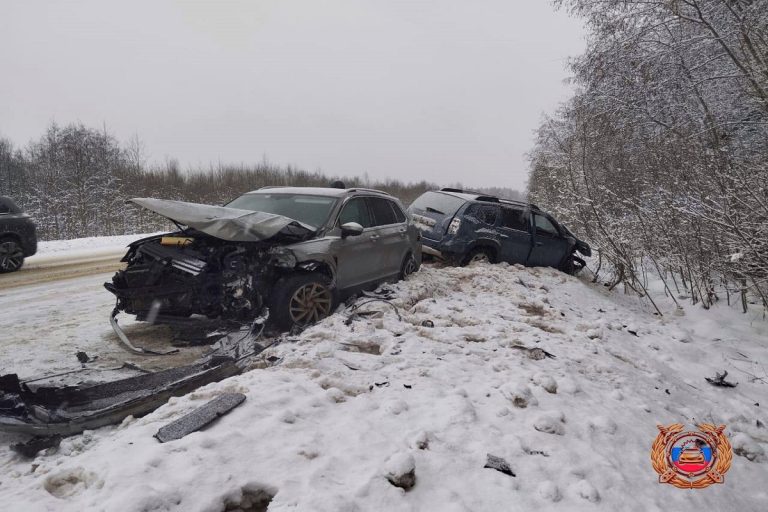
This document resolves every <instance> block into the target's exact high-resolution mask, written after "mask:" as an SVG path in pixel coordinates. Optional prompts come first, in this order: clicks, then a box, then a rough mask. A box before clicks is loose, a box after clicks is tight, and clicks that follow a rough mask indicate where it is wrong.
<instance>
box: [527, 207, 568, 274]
mask: <svg viewBox="0 0 768 512" xmlns="http://www.w3.org/2000/svg"><path fill="white" fill-rule="evenodd" d="M533 229H534V232H533V233H534V234H533V247H532V248H531V255H530V257H529V258H528V265H531V266H537V267H558V266H559V265H560V263H562V261H563V260H564V259H565V257H566V255H567V254H566V253H567V251H568V241H567V240H566V239H565V238H564V237H563V236H562V235H561V234H560V231H559V230H558V229H557V226H555V224H554V223H553V222H552V221H551V220H550V219H549V218H547V217H546V216H544V215H542V214H540V213H534V214H533Z"/></svg>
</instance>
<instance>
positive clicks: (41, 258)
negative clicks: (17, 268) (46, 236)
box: [24, 234, 150, 269]
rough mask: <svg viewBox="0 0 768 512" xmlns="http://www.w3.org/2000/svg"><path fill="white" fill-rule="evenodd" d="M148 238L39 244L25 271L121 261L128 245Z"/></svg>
mask: <svg viewBox="0 0 768 512" xmlns="http://www.w3.org/2000/svg"><path fill="white" fill-rule="evenodd" d="M147 236H150V235H147V234H144V235H119V236H97V237H88V238H74V239H71V240H51V241H48V242H39V243H38V246H37V254H35V255H34V256H31V257H29V258H27V259H26V260H25V262H24V269H33V268H43V267H55V266H58V265H66V264H71V263H73V262H77V263H86V262H89V261H100V260H105V259H112V258H114V259H119V258H121V257H122V256H123V254H125V251H126V247H127V246H128V244H130V243H131V242H134V241H136V240H139V239H140V238H144V237H147Z"/></svg>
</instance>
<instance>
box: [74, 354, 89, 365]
mask: <svg viewBox="0 0 768 512" xmlns="http://www.w3.org/2000/svg"><path fill="white" fill-rule="evenodd" d="M75 356H76V357H77V360H78V361H80V362H81V363H82V364H85V363H87V362H89V361H92V360H93V359H91V358H90V357H88V354H86V353H85V352H82V351H80V352H78V353H77V354H75Z"/></svg>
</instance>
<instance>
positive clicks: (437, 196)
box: [408, 188, 592, 273]
mask: <svg viewBox="0 0 768 512" xmlns="http://www.w3.org/2000/svg"><path fill="white" fill-rule="evenodd" d="M408 211H409V212H410V213H411V217H412V219H413V222H414V224H415V225H416V226H417V227H418V228H419V229H420V230H421V232H422V241H421V242H422V251H423V253H424V254H429V255H432V256H436V257H438V258H441V259H444V260H447V261H449V262H451V263H454V264H458V265H466V264H467V263H469V262H471V261H477V260H489V261H491V262H492V263H495V262H498V261H506V262H508V263H520V264H523V265H528V266H542V267H555V268H558V269H560V270H563V271H565V272H569V273H574V272H577V271H578V270H580V269H581V268H583V267H584V265H585V262H584V260H582V259H581V258H579V257H578V256H576V255H575V254H574V253H575V252H576V251H578V252H580V253H581V254H583V255H584V256H590V255H591V254H592V251H591V249H590V247H589V245H588V244H587V243H586V242H583V241H581V240H579V239H578V238H576V236H575V235H574V234H573V233H571V231H569V230H568V228H566V227H565V226H563V225H562V224H560V223H558V222H557V221H556V220H555V219H554V218H553V217H552V216H551V215H549V214H548V213H546V212H543V211H542V210H540V209H539V207H537V206H536V205H535V204H530V203H525V202H521V201H512V200H508V199H500V198H498V197H495V196H490V195H485V194H482V193H478V192H465V191H463V190H459V189H453V188H443V189H440V190H439V191H434V192H426V193H424V194H422V195H421V196H420V197H419V198H418V199H416V200H415V201H414V202H413V204H411V206H410V207H409V208H408Z"/></svg>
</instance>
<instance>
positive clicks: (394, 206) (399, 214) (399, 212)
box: [387, 201, 405, 223]
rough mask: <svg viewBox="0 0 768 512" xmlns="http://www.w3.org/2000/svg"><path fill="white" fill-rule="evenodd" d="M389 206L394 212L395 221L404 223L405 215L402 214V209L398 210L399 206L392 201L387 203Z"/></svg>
mask: <svg viewBox="0 0 768 512" xmlns="http://www.w3.org/2000/svg"><path fill="white" fill-rule="evenodd" d="M387 202H388V203H389V205H390V206H391V207H392V209H393V210H394V211H395V219H396V220H397V222H398V223H402V222H405V213H403V209H402V208H400V205H399V204H397V203H396V202H394V201H387Z"/></svg>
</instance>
